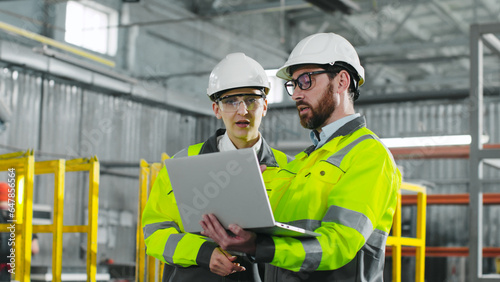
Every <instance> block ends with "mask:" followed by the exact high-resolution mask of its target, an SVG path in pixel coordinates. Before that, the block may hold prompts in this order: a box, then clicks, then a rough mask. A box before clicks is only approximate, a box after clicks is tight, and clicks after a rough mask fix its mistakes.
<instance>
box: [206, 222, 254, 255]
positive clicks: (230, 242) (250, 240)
mask: <svg viewBox="0 0 500 282" xmlns="http://www.w3.org/2000/svg"><path fill="white" fill-rule="evenodd" d="M200 225H201V227H202V228H203V231H202V232H201V234H203V235H204V236H207V237H210V238H212V240H214V241H215V243H217V244H218V245H219V246H220V247H221V248H222V249H223V250H228V251H237V252H242V253H246V254H250V255H254V254H255V248H256V245H255V239H256V238H257V235H256V234H255V232H252V231H247V230H244V229H243V228H241V227H240V226H238V225H236V224H230V225H229V230H230V231H231V232H232V233H233V234H234V236H231V235H229V234H228V233H227V231H226V229H224V227H223V226H222V225H221V224H220V222H219V220H218V219H217V217H216V216H215V215H213V214H204V215H203V219H202V220H201V221H200Z"/></svg>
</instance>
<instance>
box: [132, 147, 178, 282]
mask: <svg viewBox="0 0 500 282" xmlns="http://www.w3.org/2000/svg"><path fill="white" fill-rule="evenodd" d="M168 158H170V157H169V156H168V155H167V154H165V153H163V154H162V155H161V161H162V162H161V163H151V164H149V163H148V162H146V161H145V160H141V163H140V176H139V205H138V212H137V232H136V234H137V244H136V269H135V281H137V282H143V281H148V282H154V281H155V278H156V281H158V282H160V281H161V280H162V275H163V267H164V264H163V262H161V261H160V260H158V259H155V258H154V257H152V256H148V255H146V245H145V243H144V233H143V232H142V212H143V211H144V207H145V206H146V202H147V199H148V195H149V193H150V192H151V188H152V187H153V184H154V182H155V181H156V177H157V176H158V173H159V172H160V170H161V169H162V167H163V161H164V160H166V159H168Z"/></svg>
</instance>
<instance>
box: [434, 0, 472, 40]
mask: <svg viewBox="0 0 500 282" xmlns="http://www.w3.org/2000/svg"><path fill="white" fill-rule="evenodd" d="M431 9H433V10H434V11H435V12H436V13H437V14H438V15H441V16H442V17H443V19H444V20H447V21H448V22H449V23H450V25H452V26H454V27H456V28H457V29H458V30H459V31H460V32H462V33H463V34H465V35H467V37H468V36H469V26H468V25H466V24H465V23H464V20H463V19H461V18H460V17H458V16H456V15H455V14H454V13H453V11H452V10H451V9H450V8H449V7H448V5H447V4H445V3H443V2H442V1H438V0H431Z"/></svg>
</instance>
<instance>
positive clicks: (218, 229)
mask: <svg viewBox="0 0 500 282" xmlns="http://www.w3.org/2000/svg"><path fill="white" fill-rule="evenodd" d="M208 218H209V219H210V223H211V224H212V228H213V232H214V233H215V234H214V235H217V236H218V237H219V238H226V237H228V235H227V232H226V229H224V227H223V226H222V224H220V222H219V219H217V217H216V216H215V215H214V214H212V213H211V214H209V215H208Z"/></svg>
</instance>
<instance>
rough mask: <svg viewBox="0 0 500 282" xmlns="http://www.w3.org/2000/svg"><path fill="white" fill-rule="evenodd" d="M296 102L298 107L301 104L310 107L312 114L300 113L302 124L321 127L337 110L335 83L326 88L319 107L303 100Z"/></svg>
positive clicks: (309, 127) (308, 126)
mask: <svg viewBox="0 0 500 282" xmlns="http://www.w3.org/2000/svg"><path fill="white" fill-rule="evenodd" d="M295 104H296V106H297V107H298V106H299V105H307V106H308V107H309V109H310V114H311V115H309V114H306V115H300V113H299V117H300V124H301V125H302V127H304V128H307V129H317V128H320V127H322V126H323V125H324V124H325V122H326V120H327V119H328V118H330V116H331V115H332V113H333V111H334V110H335V102H334V101H333V85H332V84H330V85H329V87H328V89H325V91H324V92H323V94H322V95H321V99H320V100H319V102H318V107H317V108H313V107H312V106H311V105H310V104H306V103H302V102H297V103H295Z"/></svg>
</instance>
